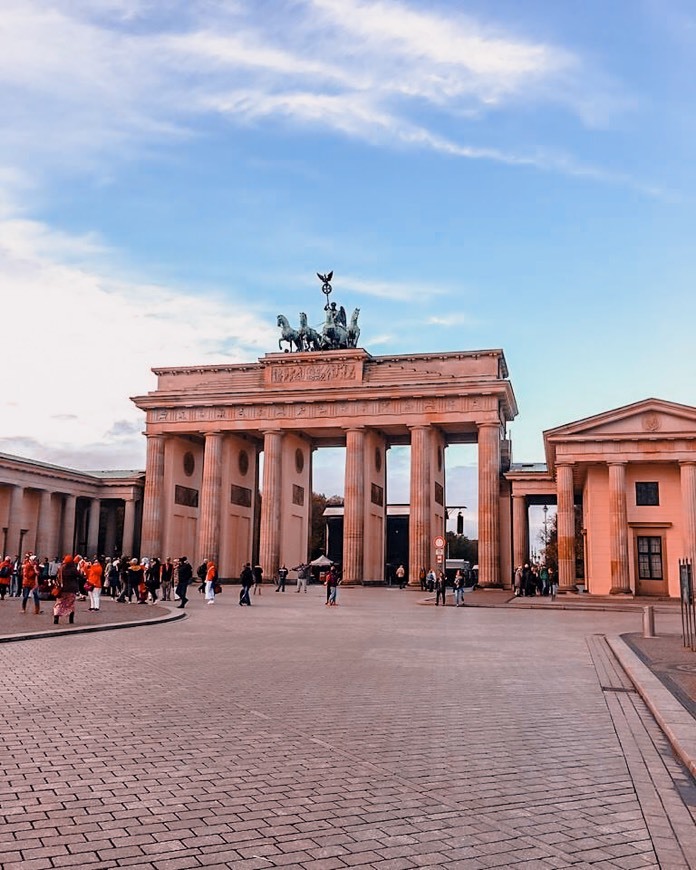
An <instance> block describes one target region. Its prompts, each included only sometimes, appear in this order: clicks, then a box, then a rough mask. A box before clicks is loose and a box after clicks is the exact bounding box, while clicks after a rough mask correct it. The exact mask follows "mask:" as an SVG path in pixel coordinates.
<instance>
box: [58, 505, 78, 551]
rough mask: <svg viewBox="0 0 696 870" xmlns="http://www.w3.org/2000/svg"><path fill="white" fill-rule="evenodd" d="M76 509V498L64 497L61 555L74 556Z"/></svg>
mask: <svg viewBox="0 0 696 870" xmlns="http://www.w3.org/2000/svg"><path fill="white" fill-rule="evenodd" d="M76 507H77V496H74V495H66V496H65V508H64V510H63V530H62V533H61V538H62V540H63V547H62V550H63V555H65V554H67V553H69V554H70V555H73V556H74V555H75V509H76Z"/></svg>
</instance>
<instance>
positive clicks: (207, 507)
mask: <svg viewBox="0 0 696 870" xmlns="http://www.w3.org/2000/svg"><path fill="white" fill-rule="evenodd" d="M221 488H222V434H221V433H220V432H207V433H206V436H205V451H204V454H203V480H202V483H201V508H200V513H199V515H198V554H197V559H196V561H197V563H200V562H202V561H203V560H204V559H212V560H213V562H215V564H216V565H217V564H218V557H219V554H220V491H221Z"/></svg>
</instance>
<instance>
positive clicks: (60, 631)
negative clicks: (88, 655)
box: [0, 613, 186, 643]
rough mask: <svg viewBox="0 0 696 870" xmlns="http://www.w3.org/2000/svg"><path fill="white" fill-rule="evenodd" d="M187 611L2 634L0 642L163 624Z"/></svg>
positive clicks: (174, 619) (172, 620)
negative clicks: (123, 620)
mask: <svg viewBox="0 0 696 870" xmlns="http://www.w3.org/2000/svg"><path fill="white" fill-rule="evenodd" d="M185 617H186V613H167V614H166V615H165V616H158V617H155V618H154V619H138V620H135V621H134V622H105V623H103V624H102V625H76V626H73V627H72V628H69V627H65V628H56V629H51V630H49V631H34V632H31V631H27V632H23V633H22V634H3V635H0V643H14V642H15V641H20V640H40V639H41V638H45V637H63V636H65V635H67V634H90V633H93V632H95V631H116V630H118V629H119V628H138V627H139V626H141V625H161V624H162V623H166V622H176V621H177V620H179V619H184V618H185Z"/></svg>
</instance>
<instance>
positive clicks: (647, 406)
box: [544, 399, 696, 442]
mask: <svg viewBox="0 0 696 870" xmlns="http://www.w3.org/2000/svg"><path fill="white" fill-rule="evenodd" d="M686 434H689V435H691V436H693V435H696V408H694V407H691V406H690V405H679V404H677V403H676V402H666V401H664V400H662V399H644V400H643V401H641V402H635V403H634V404H632V405H624V406H623V407H621V408H616V409H614V410H612V411H605V412H604V413H602V414H596V415H595V416H593V417H586V418H585V419H584V420H577V421H575V422H574V423H568V424H566V425H564V426H558V427H557V428H555V429H547V430H546V432H544V440H545V441H546V440H547V439H548V440H550V441H554V442H558V441H563V440H564V439H566V438H568V439H571V440H574V441H575V440H586V439H587V440H590V439H593V438H597V439H600V440H611V439H612V438H616V439H621V440H625V439H626V438H646V437H648V438H649V437H658V438H659V437H662V438H674V437H683V436H684V435H686Z"/></svg>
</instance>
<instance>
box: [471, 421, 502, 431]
mask: <svg viewBox="0 0 696 870" xmlns="http://www.w3.org/2000/svg"><path fill="white" fill-rule="evenodd" d="M476 428H477V429H500V428H501V423H500V421H499V420H482V421H481V422H480V423H477V424H476Z"/></svg>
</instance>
